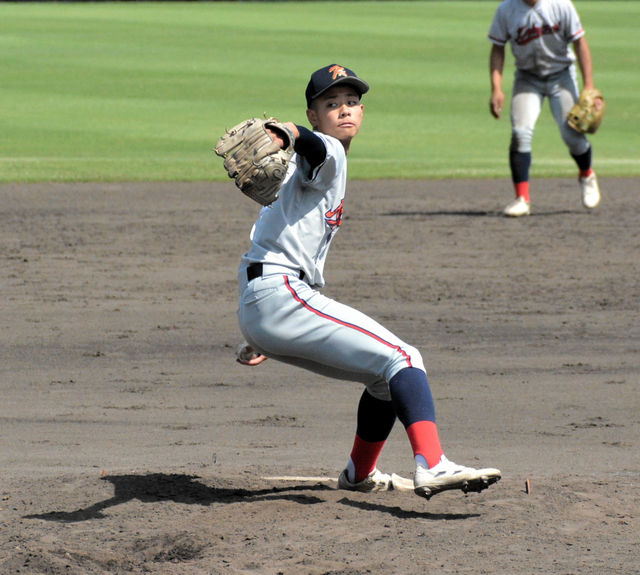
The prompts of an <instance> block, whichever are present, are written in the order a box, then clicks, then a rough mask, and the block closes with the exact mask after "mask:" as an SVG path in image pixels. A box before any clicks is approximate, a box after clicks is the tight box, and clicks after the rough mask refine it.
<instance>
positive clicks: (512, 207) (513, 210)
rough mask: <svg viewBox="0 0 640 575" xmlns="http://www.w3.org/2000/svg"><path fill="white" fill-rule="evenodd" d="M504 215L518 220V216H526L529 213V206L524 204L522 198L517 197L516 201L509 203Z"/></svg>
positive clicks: (526, 203)
mask: <svg viewBox="0 0 640 575" xmlns="http://www.w3.org/2000/svg"><path fill="white" fill-rule="evenodd" d="M503 213H504V215H505V216H510V217H512V218H518V217H520V216H528V215H529V214H530V213H531V204H530V203H529V202H525V201H524V198H522V196H521V197H519V198H518V199H517V200H514V201H513V202H511V203H510V204H509V205H508V206H507V207H506V208H505V209H504V212H503Z"/></svg>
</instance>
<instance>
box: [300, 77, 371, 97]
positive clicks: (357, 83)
mask: <svg viewBox="0 0 640 575" xmlns="http://www.w3.org/2000/svg"><path fill="white" fill-rule="evenodd" d="M339 84H349V85H351V86H353V87H354V88H355V89H356V90H358V93H359V94H360V95H361V96H362V95H363V94H366V93H367V92H368V91H369V84H367V83H366V82H365V81H364V80H361V79H360V78H354V77H352V76H349V77H347V78H338V79H337V80H336V81H335V82H332V83H331V84H329V85H328V86H327V87H326V88H325V89H324V90H322V91H321V92H318V93H317V94H315V95H313V96H311V99H312V100H315V99H316V98H317V97H318V96H321V95H322V94H324V93H325V92H326V91H327V90H328V89H329V88H333V87H334V86H338V85H339Z"/></svg>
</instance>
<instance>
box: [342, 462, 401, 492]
mask: <svg viewBox="0 0 640 575" xmlns="http://www.w3.org/2000/svg"><path fill="white" fill-rule="evenodd" d="M408 481H409V480H408V479H404V478H402V477H400V476H399V475H396V474H395V473H394V474H393V475H387V474H386V473H382V472H381V471H378V468H376V469H374V470H373V471H372V472H371V473H369V475H368V476H367V477H365V478H364V479H363V480H362V481H360V482H359V483H351V482H350V481H349V477H348V476H347V470H346V469H345V470H344V471H343V472H342V473H341V474H340V477H339V478H338V489H346V490H347V491H360V492H362V493H373V492H374V491H392V490H393V489H399V490H403V489H402V482H408Z"/></svg>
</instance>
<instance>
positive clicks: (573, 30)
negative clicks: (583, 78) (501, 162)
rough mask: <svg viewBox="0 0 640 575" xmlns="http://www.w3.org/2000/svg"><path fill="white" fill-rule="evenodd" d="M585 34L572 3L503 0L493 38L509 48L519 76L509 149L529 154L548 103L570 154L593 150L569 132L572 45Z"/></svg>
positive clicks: (574, 90)
mask: <svg viewBox="0 0 640 575" xmlns="http://www.w3.org/2000/svg"><path fill="white" fill-rule="evenodd" d="M583 35H584V30H583V28H582V24H581V23H580V18H579V17H578V14H577V12H576V9H575V7H574V6H573V4H572V3H571V2H570V0H538V2H537V3H536V4H535V5H534V6H529V5H528V4H527V3H526V2H524V1H523V0H504V1H503V2H502V3H501V4H500V5H499V6H498V9H497V10H496V13H495V15H494V18H493V22H492V23H491V28H490V30H489V40H490V41H491V42H493V43H494V44H496V45H498V46H505V45H506V44H507V42H509V43H510V44H511V50H512V52H513V56H514V58H515V64H516V69H517V70H516V75H515V82H514V86H513V95H512V102H511V123H512V125H513V136H512V142H511V149H512V150H513V151H517V152H530V151H531V140H532V138H533V131H534V127H535V124H536V121H537V119H538V117H539V115H540V111H541V109H542V101H543V100H544V98H545V97H547V98H548V99H549V105H550V107H551V112H552V114H553V117H554V119H555V121H556V123H557V124H558V127H559V128H560V133H561V135H562V139H563V140H564V142H565V143H566V145H567V146H568V147H569V150H570V152H571V153H572V154H573V155H575V156H579V155H581V154H584V153H585V152H586V151H587V150H588V149H589V142H588V140H587V138H586V137H585V136H584V135H583V134H579V133H578V132H576V131H575V130H573V129H571V128H570V127H569V126H568V124H567V122H566V118H567V114H568V113H569V110H570V109H571V107H572V106H573V104H574V103H575V102H576V101H577V100H578V97H579V89H578V79H577V74H576V66H575V60H576V58H575V55H574V53H573V50H572V49H571V44H572V43H573V42H574V41H575V40H577V39H578V38H580V37H582V36H583Z"/></svg>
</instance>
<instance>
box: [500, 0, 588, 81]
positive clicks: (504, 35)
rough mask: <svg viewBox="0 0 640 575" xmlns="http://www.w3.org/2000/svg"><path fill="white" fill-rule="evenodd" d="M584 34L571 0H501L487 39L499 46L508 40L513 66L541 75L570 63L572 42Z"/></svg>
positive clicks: (543, 75) (573, 57)
mask: <svg viewBox="0 0 640 575" xmlns="http://www.w3.org/2000/svg"><path fill="white" fill-rule="evenodd" d="M583 35H584V30H583V28H582V24H581V23H580V18H579V17H578V13H577V12H576V9H575V7H574V6H573V4H572V3H571V1H570V0H538V1H537V2H536V4H535V5H534V6H529V5H528V4H527V3H526V2H524V0H504V1H503V2H502V3H501V4H500V5H499V6H498V9H497V10H496V13H495V15H494V17H493V22H492V23H491V28H490V29H489V40H490V41H491V42H493V43H494V44H497V45H498V46H504V45H505V44H506V43H507V42H510V44H511V50H512V52H513V56H514V58H515V63H516V68H518V69H519V70H523V71H525V72H529V73H531V74H534V75H536V76H539V77H541V78H544V77H546V76H549V75H550V74H555V73H556V72H560V71H562V70H565V69H567V68H568V67H569V66H571V65H572V64H573V63H574V62H575V60H576V57H575V54H574V53H573V50H572V49H571V43H572V42H573V41H575V40H577V39H578V38H580V37H581V36H583Z"/></svg>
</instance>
